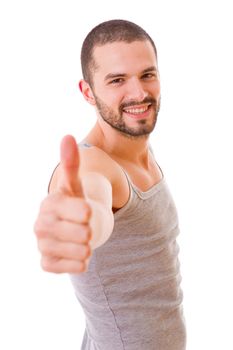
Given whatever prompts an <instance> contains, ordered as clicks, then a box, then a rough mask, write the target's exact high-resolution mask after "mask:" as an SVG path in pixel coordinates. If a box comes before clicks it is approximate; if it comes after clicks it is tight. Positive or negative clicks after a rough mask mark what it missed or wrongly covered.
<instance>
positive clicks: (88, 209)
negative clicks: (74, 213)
mask: <svg viewBox="0 0 233 350" xmlns="http://www.w3.org/2000/svg"><path fill="white" fill-rule="evenodd" d="M83 212H84V217H85V220H87V221H88V220H89V219H90V217H91V215H92V209H91V206H90V204H89V203H87V202H84V204H83Z"/></svg>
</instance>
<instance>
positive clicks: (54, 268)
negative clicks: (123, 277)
mask: <svg viewBox="0 0 233 350" xmlns="http://www.w3.org/2000/svg"><path fill="white" fill-rule="evenodd" d="M78 171H79V152H78V146H77V144H76V141H75V139H74V138H73V137H72V136H66V137H64V139H63V140H62V143H61V162H60V166H59V175H58V181H57V186H56V190H55V191H53V193H51V194H49V195H48V196H47V197H46V198H45V199H44V200H43V201H42V203H41V206H40V210H39V214H38V217H37V220H36V222H35V226H34V232H35V235H36V238H37V242H38V249H39V251H40V253H41V266H42V268H43V270H45V271H49V272H54V273H64V272H67V273H81V272H84V271H86V270H87V266H88V263H89V258H90V255H91V248H90V244H89V243H90V240H91V238H92V231H91V227H90V219H91V214H92V213H91V207H90V205H89V203H88V202H87V201H86V199H85V197H84V193H83V188H82V184H81V181H80V179H79V176H78V175H79V174H78Z"/></svg>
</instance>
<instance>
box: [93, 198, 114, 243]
mask: <svg viewBox="0 0 233 350" xmlns="http://www.w3.org/2000/svg"><path fill="white" fill-rule="evenodd" d="M87 202H88V203H89V204H90V206H91V211H92V215H91V219H90V226H91V230H92V238H91V240H90V246H91V248H92V249H95V248H98V247H100V246H101V245H102V244H104V243H105V242H106V241H107V240H108V239H109V237H110V236H111V233H112V231H113V227H114V216H113V212H112V210H111V209H108V208H106V207H105V206H104V205H103V204H101V203H100V202H98V201H95V200H92V199H87Z"/></svg>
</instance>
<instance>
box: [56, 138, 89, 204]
mask: <svg viewBox="0 0 233 350" xmlns="http://www.w3.org/2000/svg"><path fill="white" fill-rule="evenodd" d="M60 160H61V161H60V167H61V172H62V174H61V181H60V183H59V188H60V190H61V191H62V192H65V193H66V194H68V195H71V196H77V197H84V193H83V188H82V184H81V181H80V179H79V174H78V172H79V166H80V157H79V150H78V145H77V143H76V140H75V138H74V137H73V136H71V135H66V136H65V137H64V138H63V139H62V141H61V148H60Z"/></svg>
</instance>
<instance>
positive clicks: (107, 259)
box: [70, 144, 186, 350]
mask: <svg viewBox="0 0 233 350" xmlns="http://www.w3.org/2000/svg"><path fill="white" fill-rule="evenodd" d="M79 146H83V147H90V146H91V145H88V144H82V145H79ZM122 170H123V171H124V172H125V175H126V178H127V180H128V184H129V188H130V197H129V200H128V202H127V204H126V205H125V206H124V207H122V208H121V209H119V210H118V211H117V212H116V213H115V214H114V219H115V221H114V229H113V232H112V234H111V236H110V238H109V239H108V241H107V242H105V243H104V244H103V245H102V246H101V247H99V248H97V249H95V250H94V251H93V254H92V256H91V259H90V262H89V266H88V270H87V271H86V272H85V273H82V274H80V275H70V277H71V281H72V283H73V286H74V289H75V294H76V296H77V299H78V300H79V302H80V304H81V306H82V308H83V311H84V314H85V318H86V329H85V333H84V337H83V342H82V347H81V350H184V349H185V348H186V331H185V328H186V327H185V320H184V317H183V311H182V299H183V296H182V290H181V288H180V282H181V276H180V271H179V260H178V252H179V247H178V245H177V243H176V237H177V235H178V233H179V228H178V218H177V211H176V208H175V204H174V202H173V199H172V197H171V194H170V191H169V189H168V186H167V184H166V181H165V178H164V176H163V178H162V180H161V181H160V182H159V183H158V184H156V185H154V186H152V187H151V188H150V189H149V190H148V191H146V192H142V191H141V190H139V189H138V188H137V187H136V186H135V185H134V184H133V183H132V181H131V180H130V177H129V175H128V174H127V173H126V171H125V170H124V169H122Z"/></svg>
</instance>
